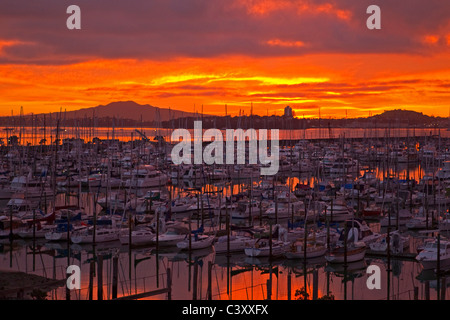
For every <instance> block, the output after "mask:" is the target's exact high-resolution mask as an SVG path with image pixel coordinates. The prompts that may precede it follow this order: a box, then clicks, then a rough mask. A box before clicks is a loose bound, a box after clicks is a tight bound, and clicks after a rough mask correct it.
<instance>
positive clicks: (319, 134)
mask: <svg viewBox="0 0 450 320" xmlns="http://www.w3.org/2000/svg"><path fill="white" fill-rule="evenodd" d="M0 129H1V130H0V138H1V139H3V141H6V140H7V138H8V137H10V136H12V135H16V136H17V137H19V138H20V139H21V143H22V144H27V143H31V144H32V145H36V144H39V142H40V141H41V140H42V139H45V140H46V141H47V142H46V144H50V143H51V141H54V140H55V139H56V127H47V128H46V129H45V130H43V128H34V129H33V128H31V127H25V128H22V129H20V128H12V129H11V130H5V128H4V127H3V128H0ZM137 130H138V131H140V132H141V133H143V134H145V136H147V137H148V138H149V139H153V138H154V137H155V136H163V137H164V138H165V139H166V141H170V136H171V133H172V129H161V128H137ZM222 131H223V132H224V130H222ZM269 131H270V130H269ZM190 132H191V135H192V136H193V132H194V131H193V130H190ZM430 135H440V136H441V137H442V138H450V131H447V130H446V129H436V128H390V129H385V128H332V129H331V131H330V130H329V129H328V128H309V129H294V130H280V131H279V138H280V140H299V139H309V140H314V139H329V138H330V137H333V138H341V137H345V138H385V137H391V138H394V137H397V138H408V137H426V136H430ZM72 137H77V138H81V139H84V141H92V139H93V138H94V137H97V138H100V139H118V140H120V141H129V140H132V139H140V138H141V136H140V134H139V133H138V132H137V131H136V130H135V129H134V128H114V129H113V128H91V127H81V128H75V127H67V128H60V130H59V138H60V139H65V138H72Z"/></svg>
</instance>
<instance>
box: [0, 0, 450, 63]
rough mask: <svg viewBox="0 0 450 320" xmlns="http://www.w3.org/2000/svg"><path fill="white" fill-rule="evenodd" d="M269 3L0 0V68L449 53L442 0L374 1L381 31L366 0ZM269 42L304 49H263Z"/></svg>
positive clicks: (449, 12)
mask: <svg viewBox="0 0 450 320" xmlns="http://www.w3.org/2000/svg"><path fill="white" fill-rule="evenodd" d="M277 1H278V0H272V1H269V0H265V1H264V3H266V7H267V6H268V5H267V3H269V4H270V3H271V2H273V3H272V4H273V6H275V7H276V6H277V5H279V3H282V4H284V5H281V6H279V8H277V9H274V10H271V9H270V6H268V7H269V9H267V10H266V12H263V13H261V14H258V13H255V12H254V11H252V10H251V8H252V7H251V6H252V5H253V6H258V5H259V4H260V3H259V1H256V0H255V1H250V2H249V1H245V0H234V1H232V0H227V1H225V0H214V1H210V0H209V1H208V0H189V1H188V0H148V1H147V0H145V1H144V0H140V1H138V0H128V1H123V0H120V1H118V0H95V1H93V0H77V1H66V0H59V1H55V0H40V1H29V0H2V1H1V2H0V41H1V40H15V41H19V43H17V44H15V45H11V46H6V47H3V48H2V50H1V52H2V54H0V63H7V62H12V63H38V64H60V63H72V62H76V61H83V60H85V59H95V58H136V59H167V58H171V57H175V56H191V57H210V56H220V55H229V54H242V55H251V56H283V55H301V54H307V53H330V52H331V53H333V52H339V53H417V54H426V53H430V52H435V51H436V50H448V48H449V47H448V44H447V42H446V41H442V37H444V36H446V35H448V34H449V33H450V29H449V27H450V23H449V17H450V2H448V1H442V0H431V1H425V0H398V1H391V0H390V1H388V0H377V1H375V2H377V4H378V5H379V6H380V7H381V9H382V30H372V31H370V30H367V28H366V26H365V22H366V19H367V17H368V15H367V14H366V8H367V7H368V6H369V5H371V4H373V2H372V1H367V0H361V1H354V0H329V1H325V0H317V1H308V0H303V1H300V0H292V1H287V0H284V1H280V2H278V4H277ZM264 3H263V2H261V6H262V4H264ZM71 4H77V5H79V6H80V8H81V12H82V15H81V26H82V29H81V30H68V29H67V28H66V19H67V17H68V14H67V13H66V8H67V7H68V6H69V5H71ZM262 7H263V8H264V6H262ZM303 7H306V8H307V9H301V8H303ZM296 8H298V10H296ZM430 34H433V35H438V36H440V37H441V38H440V39H441V41H439V43H438V45H439V46H438V47H433V48H430V46H429V45H427V44H426V43H422V42H421V41H420V40H421V39H422V38H423V37H425V36H426V35H430ZM273 39H279V40H281V41H283V42H281V43H289V42H290V41H291V42H295V41H297V42H298V41H301V42H302V43H304V44H305V45H304V46H286V45H280V46H277V45H269V44H268V43H267V42H268V41H270V40H273ZM431 50H433V51H431Z"/></svg>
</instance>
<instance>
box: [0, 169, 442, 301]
mask: <svg viewBox="0 0 450 320" xmlns="http://www.w3.org/2000/svg"><path fill="white" fill-rule="evenodd" d="M291 179H298V178H291ZM304 179H305V180H304V181H312V180H310V179H312V178H311V177H305V178H304ZM297 181H298V180H297ZM292 185H294V184H292ZM240 187H244V184H239V183H236V184H235V185H233V186H228V187H227V188H225V189H224V190H225V191H224V192H228V194H230V192H231V189H233V190H234V192H237V191H238V190H239V188H240ZM208 188H209V187H208ZM209 189H211V188H209ZM179 191H180V190H178V189H177V188H173V189H171V192H173V194H174V195H176V194H177V193H178V192H179ZM92 196H93V194H89V193H84V194H83V195H82V198H81V202H82V205H83V206H85V208H86V210H87V211H88V212H89V213H90V214H92V212H93V210H94V207H95V208H96V209H97V211H99V207H98V206H94V205H93V198H92ZM57 201H58V204H76V203H77V201H78V200H77V198H76V197H67V196H65V195H59V196H58V200H57ZM279 222H280V224H282V225H283V226H286V225H287V220H284V221H283V220H280V221H279ZM258 224H259V221H258V220H256V221H254V225H256V226H257V225H258ZM199 225H200V221H199V220H196V219H193V220H192V229H195V228H197V227H198V226H199ZM205 225H206V226H208V225H209V224H208V221H206V223H205ZM370 227H371V228H372V229H373V230H374V231H377V232H379V231H382V232H385V230H384V229H380V226H379V223H376V222H373V223H370ZM220 228H221V229H222V230H223V229H224V228H225V226H224V225H223V224H222V225H220ZM412 235H414V237H415V238H414V239H411V242H410V249H409V250H410V252H416V248H417V246H418V245H419V244H421V243H422V241H423V237H422V236H421V235H420V234H418V233H412ZM12 245H13V246H12V249H11V246H10V243H9V242H3V243H2V245H1V246H0V270H15V271H21V272H27V273H32V274H36V275H40V276H44V277H47V278H51V279H65V277H66V274H65V270H66V268H67V266H68V265H72V264H75V265H78V266H79V267H80V268H81V272H82V275H81V289H80V290H73V291H71V299H80V300H86V299H88V298H89V296H88V292H89V290H88V288H89V270H90V262H91V261H96V262H97V261H98V259H99V257H100V256H101V257H102V260H103V269H102V273H103V277H102V281H101V283H102V288H103V293H102V297H103V299H110V298H111V297H112V283H113V257H115V256H116V257H118V287H117V290H118V297H120V296H128V295H132V294H138V293H142V292H148V291H153V290H156V289H162V288H165V287H166V286H167V272H168V270H170V272H171V275H172V299H174V300H191V299H199V300H200V299H207V297H208V292H209V286H210V288H211V295H212V299H214V300H230V299H231V300H247V299H249V300H260V299H267V298H268V296H270V297H271V299H273V300H286V299H288V297H289V292H288V290H289V289H288V288H291V289H290V296H291V299H296V297H295V293H296V290H300V289H302V288H306V291H307V292H308V294H309V295H310V298H312V297H313V296H317V297H322V296H324V295H326V294H327V293H328V294H330V295H333V296H334V297H335V299H338V300H344V299H348V300H352V299H355V300H361V299H363V300H368V299H370V300H379V299H399V300H408V299H413V298H414V292H415V291H414V290H415V288H417V289H416V290H418V291H416V292H417V294H418V298H419V299H426V298H427V297H430V299H436V298H437V291H436V288H437V282H436V280H435V278H434V274H433V273H431V274H430V273H428V272H423V271H422V268H421V266H420V264H418V263H417V262H415V261H414V260H413V259H409V260H395V259H392V260H391V265H390V268H389V267H388V264H387V259H382V258H377V257H370V256H366V258H365V259H364V261H361V262H358V263H351V264H349V266H348V268H347V269H344V267H343V265H339V264H338V265H332V264H331V265H330V264H327V263H326V261H325V260H324V259H318V260H315V261H308V263H307V265H304V264H303V262H301V261H296V260H286V259H278V260H273V261H269V260H268V259H267V258H249V257H247V256H245V255H244V254H243V253H242V254H232V255H231V257H229V258H227V256H226V255H224V254H216V253H215V252H214V250H213V249H204V250H199V251H194V252H193V253H192V254H191V255H189V253H188V252H183V251H179V250H178V249H177V248H173V249H160V250H156V248H155V247H154V246H153V247H152V246H149V247H144V248H133V249H130V248H129V247H128V246H126V245H121V244H120V242H118V241H116V242H110V243H103V244H98V245H96V246H95V247H94V246H92V245H76V244H71V245H70V246H69V248H70V255H69V250H68V246H67V243H65V242H61V243H49V242H45V240H40V241H37V243H36V249H37V251H35V252H34V254H33V250H32V248H33V242H32V240H27V241H25V240H14V242H13V243H12ZM209 263H211V266H212V268H211V273H210V275H209V274H208V266H209ZM369 265H377V266H379V267H380V269H381V289H380V290H376V289H374V290H369V289H368V288H367V285H366V281H367V278H368V274H366V269H367V267H368V266H369ZM95 268H96V269H95V275H94V278H93V283H92V285H93V292H94V297H93V298H94V299H97V298H98V284H99V278H98V269H97V268H98V265H97V264H96V265H95ZM388 269H389V270H390V271H388ZM208 279H211V282H210V283H208ZM269 280H271V281H269ZM269 283H271V290H270V289H269V288H270V286H268V284H269ZM446 283H450V280H448V281H447V280H446ZM443 286H444V284H441V288H442V287H443ZM444 288H445V289H444V291H443V292H442V293H443V294H445V295H446V296H448V294H449V293H448V292H447V291H448V289H447V288H446V285H445V287H444ZM47 297H48V299H55V300H56V299H66V292H65V287H60V288H58V289H54V290H50V291H49V292H48V296H47ZM149 299H158V300H159V299H163V300H164V299H167V294H166V293H164V294H160V295H157V296H153V297H151V298H149Z"/></svg>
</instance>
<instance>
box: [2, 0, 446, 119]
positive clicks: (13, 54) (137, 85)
mask: <svg viewBox="0 0 450 320" xmlns="http://www.w3.org/2000/svg"><path fill="white" fill-rule="evenodd" d="M100 2H102V1H100ZM18 3H19V4H20V3H22V5H21V6H20V5H19V4H18ZM427 3H428V4H427ZM427 3H426V2H425V1H423V4H421V5H417V7H415V8H410V10H409V11H405V10H404V9H405V8H406V7H408V3H407V1H402V2H401V4H395V5H394V4H392V5H387V4H386V5H385V6H384V7H383V6H382V10H383V11H382V12H383V20H382V21H383V28H382V29H381V30H377V31H370V30H367V28H366V27H365V21H366V19H367V17H368V16H367V14H366V13H365V8H367V6H368V5H369V4H370V3H369V2H365V1H362V2H358V3H357V4H356V3H354V2H349V1H344V0H342V1H339V0H334V1H315V2H313V1H307V0H303V1H301V0H298V1H294V0H292V1H288V0H284V1H263V0H261V1H245V0H240V1H238V0H235V1H229V2H224V1H218V2H217V4H216V6H213V5H212V4H210V3H209V2H206V1H196V2H193V3H191V6H189V5H187V4H183V2H182V1H180V2H176V1H175V2H174V3H173V4H172V5H165V4H164V3H163V2H162V3H159V2H158V3H157V4H156V2H155V3H153V2H152V4H142V5H141V6H140V7H139V6H131V7H124V5H123V6H122V5H121V4H120V5H119V4H117V5H112V6H109V7H108V6H106V5H105V7H101V6H100V4H92V3H91V2H88V1H78V4H79V5H80V7H81V8H82V15H83V20H82V21H83V24H82V26H83V27H82V29H81V30H79V31H69V30H67V28H65V19H66V18H67V15H66V14H65V7H64V6H65V5H64V4H58V5H54V4H51V3H50V1H43V4H42V8H33V7H28V6H27V5H26V4H25V2H24V1H16V2H15V3H13V2H11V1H5V2H4V3H2V4H1V5H0V8H1V9H2V10H0V11H1V13H0V15H1V16H2V17H0V19H2V21H4V24H5V25H6V26H7V28H2V29H6V30H14V31H5V30H3V31H1V32H0V115H10V114H11V113H13V114H18V113H19V111H20V108H21V107H23V110H24V113H35V114H36V113H43V112H56V111H60V110H68V111H69V110H76V109H80V108H86V107H93V106H97V105H100V104H107V103H109V102H112V101H122V100H133V101H136V102H137V103H140V104H150V105H153V106H158V107H162V108H169V107H170V108H172V109H178V110H186V111H194V110H197V111H198V110H199V108H200V106H203V111H204V112H205V113H210V114H218V115H224V114H225V105H227V111H228V114H232V115H236V114H238V113H239V112H240V110H244V112H245V113H247V114H249V113H250V108H251V106H253V112H254V113H255V114H261V115H266V114H267V113H268V114H281V112H282V110H283V108H284V106H286V105H289V106H291V107H292V108H293V110H294V111H295V112H296V115H297V116H305V117H318V110H319V109H320V112H321V116H322V117H333V118H342V117H345V116H347V117H360V116H362V117H366V116H368V115H369V113H371V114H377V113H381V112H383V110H390V109H409V110H414V111H419V112H423V113H425V114H429V115H435V116H448V113H449V104H448V101H449V97H450V95H449V92H448V88H449V87H450V44H449V43H450V42H449V32H450V18H449V17H450V16H449V15H448V14H447V15H446V16H443V14H442V13H441V12H442V11H444V12H445V11H447V12H448V9H450V7H449V6H450V5H449V4H447V3H446V2H436V3H434V2H433V3H430V2H427ZM47 8H51V10H47ZM424 8H426V9H427V11H426V12H427V14H429V16H430V18H427V22H426V23H425V21H420V19H419V21H417V23H416V24H415V23H412V22H411V21H412V20H414V17H416V15H417V16H418V15H419V13H420V10H425V9H424ZM141 12H142V13H141ZM144 12H146V13H147V14H148V16H147V15H146V14H144ZM101 13H103V14H101ZM31 14H33V16H34V18H33V19H28V18H26V17H27V16H28V15H31ZM115 15H119V16H121V17H122V18H123V19H119V20H118V22H117V23H115V24H114V23H113V21H114V18H111V17H113V16H115ZM108 17H109V18H108ZM163 17H164V19H165V20H164V21H163V20H162V18H163ZM46 21H47V22H46ZM129 21H133V23H134V24H132V25H127V23H128V22H129ZM107 26H109V28H108V27H107ZM58 39H59V40H58Z"/></svg>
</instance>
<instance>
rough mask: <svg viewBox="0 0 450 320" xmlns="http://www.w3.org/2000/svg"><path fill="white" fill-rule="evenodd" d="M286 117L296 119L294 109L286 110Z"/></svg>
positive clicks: (287, 108) (288, 108)
mask: <svg viewBox="0 0 450 320" xmlns="http://www.w3.org/2000/svg"><path fill="white" fill-rule="evenodd" d="M284 117H285V118H293V117H294V112H293V111H292V108H291V107H289V106H287V107H286V108H284Z"/></svg>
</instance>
